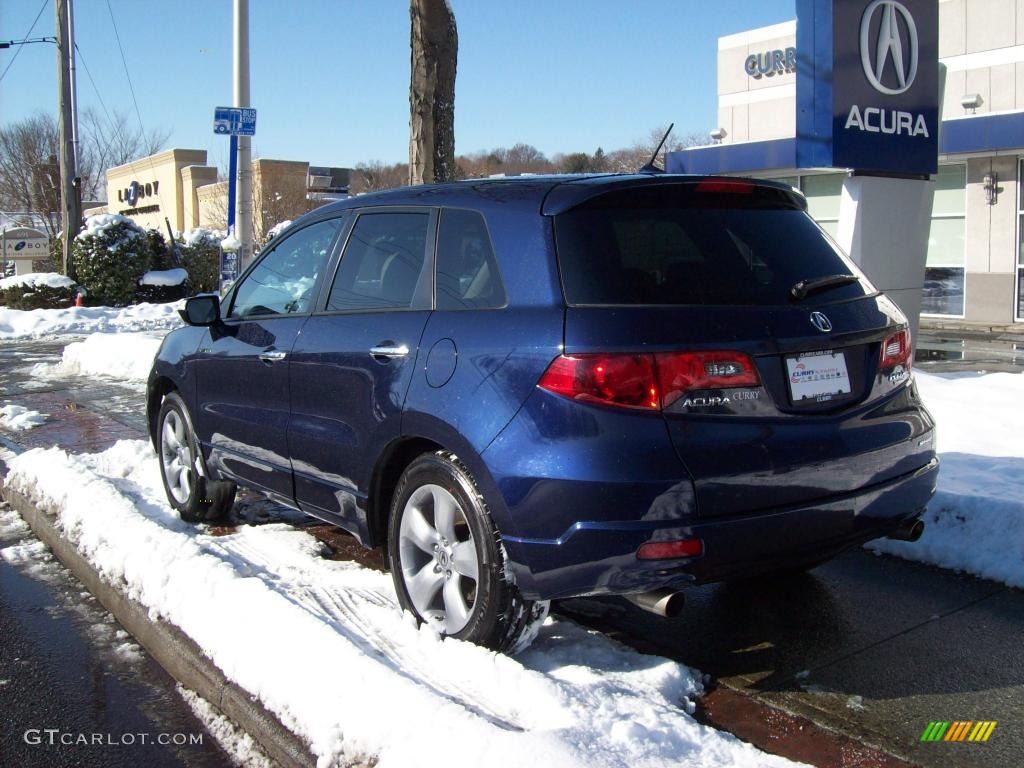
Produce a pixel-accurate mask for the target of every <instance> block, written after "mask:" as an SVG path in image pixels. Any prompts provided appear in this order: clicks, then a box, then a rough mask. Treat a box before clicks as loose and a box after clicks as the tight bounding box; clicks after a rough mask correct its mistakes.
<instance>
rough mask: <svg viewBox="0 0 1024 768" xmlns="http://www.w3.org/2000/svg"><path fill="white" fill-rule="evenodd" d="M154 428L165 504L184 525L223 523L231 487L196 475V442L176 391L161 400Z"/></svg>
mask: <svg viewBox="0 0 1024 768" xmlns="http://www.w3.org/2000/svg"><path fill="white" fill-rule="evenodd" d="M157 427H158V432H157V436H158V441H157V445H158V446H159V453H160V455H159V457H158V458H159V459H160V478H161V479H162V480H163V483H164V491H165V492H166V494H167V501H168V503H169V504H170V505H171V506H172V507H174V509H176V510H177V511H178V514H180V515H181V519H182V520H184V521H185V522H187V523H213V522H218V521H221V520H223V519H224V518H225V517H227V515H228V513H229V512H230V511H231V507H232V505H233V504H234V502H235V484H234V483H231V482H227V481H222V482H216V481H212V480H209V479H208V478H207V477H205V476H204V475H203V474H202V472H200V470H199V467H200V461H201V457H200V454H199V442H198V441H197V440H196V436H195V432H194V431H193V429H192V420H191V419H190V418H189V414H188V408H186V406H185V401H184V400H182V399H181V396H180V395H178V393H177V392H170V393H168V394H167V395H166V396H165V397H164V400H163V403H161V406H160V414H159V416H158V417H157Z"/></svg>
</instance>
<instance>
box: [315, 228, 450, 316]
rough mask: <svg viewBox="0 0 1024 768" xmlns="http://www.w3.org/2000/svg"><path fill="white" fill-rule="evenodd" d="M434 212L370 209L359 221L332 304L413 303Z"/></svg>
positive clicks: (390, 305) (362, 306)
mask: <svg viewBox="0 0 1024 768" xmlns="http://www.w3.org/2000/svg"><path fill="white" fill-rule="evenodd" d="M429 223H430V215H429V214H426V213H366V214H363V215H362V216H360V217H359V218H358V219H357V220H356V225H355V227H354V228H353V229H352V235H351V236H350V237H349V240H348V245H346V246H345V253H344V255H343V256H342V258H341V265H340V266H339V267H338V274H337V275H336V276H335V278H334V285H332V286H331V294H330V297H329V298H328V299H327V309H329V310H339V309H394V308H401V307H410V306H412V298H413V293H414V292H415V290H416V282H417V281H418V280H419V276H420V272H422V270H423V253H424V250H425V249H426V244H427V227H428V225H429Z"/></svg>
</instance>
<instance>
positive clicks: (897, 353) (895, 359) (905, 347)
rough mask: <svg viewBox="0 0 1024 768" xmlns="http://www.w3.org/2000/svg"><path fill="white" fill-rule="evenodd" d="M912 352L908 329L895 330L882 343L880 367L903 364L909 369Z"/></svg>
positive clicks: (911, 362)
mask: <svg viewBox="0 0 1024 768" xmlns="http://www.w3.org/2000/svg"><path fill="white" fill-rule="evenodd" d="M912 364H913V354H912V352H911V347H910V331H909V330H907V329H904V330H902V331H897V332H896V333H894V334H893V335H892V336H890V337H889V338H887V339H886V340H885V341H884V342H883V343H882V363H881V365H882V368H893V367H895V366H897V365H903V366H905V367H906V368H907V370H910V366H911V365H912Z"/></svg>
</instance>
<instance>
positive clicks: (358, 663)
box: [7, 440, 790, 768]
mask: <svg viewBox="0 0 1024 768" xmlns="http://www.w3.org/2000/svg"><path fill="white" fill-rule="evenodd" d="M9 464H10V467H11V471H10V473H9V474H8V477H7V483H8V484H9V485H10V486H11V487H12V488H14V489H16V490H20V491H21V492H23V493H26V494H28V495H30V496H32V497H34V498H35V499H36V500H37V502H38V503H40V504H41V505H43V506H49V507H51V508H53V509H57V510H60V512H59V522H58V524H59V525H60V526H61V528H62V529H63V530H64V532H65V534H66V535H67V537H68V538H69V539H70V540H71V541H72V542H74V544H75V545H76V546H77V547H78V549H79V551H80V552H82V554H83V555H85V556H86V557H87V558H88V559H89V560H90V561H91V562H92V563H93V565H94V566H95V567H96V568H97V569H98V570H99V572H100V573H101V574H102V575H103V577H104V578H105V579H107V580H108V581H110V582H111V583H114V584H119V585H121V586H122V588H123V589H124V590H125V591H126V592H127V593H128V594H129V595H130V596H131V597H132V598H134V599H136V600H138V601H139V602H141V603H142V604H143V605H145V606H146V607H147V608H148V609H149V610H150V612H151V614H152V615H153V616H155V617H160V618H163V619H165V620H167V621H170V622H172V623H174V624H176V625H177V626H179V627H181V628H182V629H183V630H184V631H185V632H186V633H187V634H189V635H190V636H191V637H192V638H193V639H194V640H195V641H196V643H197V644H198V645H199V647H200V648H203V649H204V650H205V651H206V652H207V654H208V655H209V656H210V658H211V659H212V661H213V662H214V663H215V664H216V665H217V666H218V667H220V668H221V669H222V670H223V671H224V673H225V674H226V675H227V676H228V677H229V678H231V679H232V680H234V681H235V682H237V683H238V684H239V685H241V686H242V687H243V688H245V689H247V690H248V691H250V692H251V693H252V694H253V695H255V696H256V697H258V698H259V699H260V700H261V701H262V702H263V704H264V705H265V706H266V707H267V708H268V709H269V710H271V711H272V712H274V713H275V714H276V715H277V716H278V717H279V718H281V720H282V722H284V723H285V724H286V725H287V726H288V727H290V728H292V729H293V730H294V731H295V732H296V733H298V734H300V735H301V736H303V737H304V738H305V739H306V740H307V741H308V742H309V743H310V744H311V745H312V750H313V752H314V753H315V754H316V755H317V756H318V765H320V766H328V765H332V764H335V763H339V762H346V761H369V760H371V759H376V760H379V765H380V766H381V768H386V767H387V766H399V765H401V766H405V765H441V764H443V765H445V766H446V768H459V767H460V766H467V767H469V766H472V767H473V768H475V767H476V766H479V765H485V764H486V765H489V766H493V767H494V768H501V767H502V766H524V765H529V766H534V765H544V766H545V768H557V767H558V766H574V767H575V766H578V765H589V766H630V768H639V767H640V766H664V765H667V764H683V763H685V764H687V765H694V766H783V765H790V763H789V762H788V761H786V760H783V759H781V758H777V757H772V756H769V755H766V754H763V753H761V752H759V751H757V750H756V749H754V748H753V747H751V746H749V745H747V744H743V743H742V742H740V741H738V740H737V739H736V738H734V737H732V736H729V735H726V734H722V733H720V732H718V731H715V730H714V729H711V728H708V727H706V726H702V725H700V724H698V723H697V722H696V721H695V720H693V718H692V717H690V716H689V715H688V714H687V711H686V710H687V706H688V704H689V700H690V698H691V697H693V696H695V695H696V694H697V693H698V692H699V690H700V684H699V682H698V678H697V677H696V675H695V673H694V672H692V671H691V670H689V669H687V668H686V667H684V666H682V665H680V664H677V663H675V662H671V661H668V660H666V659H663V658H659V657H656V656H646V655H642V654H639V653H637V652H635V651H632V650H630V649H627V648H625V647H624V646H621V645H619V644H617V643H615V642H614V641H612V640H609V639H608V638H606V637H604V636H603V635H600V634H598V633H595V632H590V631H587V630H584V629H582V628H581V627H579V626H577V625H575V624H573V623H571V622H568V621H555V620H552V619H549V620H548V622H547V623H546V624H545V626H544V627H543V628H542V629H541V633H540V636H539V637H538V639H537V641H536V642H535V643H534V645H533V646H532V647H531V648H529V649H528V650H527V651H525V652H523V653H522V654H520V655H519V656H518V657H516V658H514V659H513V658H509V657H506V656H503V655H499V654H494V653H491V652H488V651H486V650H484V649H481V648H478V647H476V646H473V645H469V644H466V643H462V642H459V641H455V640H444V641H442V640H441V639H440V638H439V637H438V636H437V635H436V634H435V633H434V631H433V630H432V629H430V628H429V627H422V628H419V627H417V626H416V624H415V622H414V621H413V620H412V619H411V617H410V616H408V615H407V614H405V615H403V614H402V613H400V612H399V610H398V608H397V604H396V600H395V596H394V592H393V589H392V586H391V581H390V578H389V577H388V576H387V575H385V574H382V573H378V572H375V571H370V570H367V569H365V568H362V567H361V566H359V565H357V564H355V563H352V562H337V561H330V560H325V559H324V558H322V557H321V556H320V552H321V546H322V545H321V544H319V543H318V542H317V541H316V540H315V539H313V538H312V537H311V536H309V535H308V534H306V533H304V532H301V531H298V530H296V529H294V528H292V527H291V526H288V525H285V524H281V523H277V524H268V525H262V526H245V527H241V528H239V529H238V530H237V532H235V533H233V534H230V535H227V536H212V535H210V534H209V533H207V532H206V531H205V530H204V529H197V528H196V527H194V526H190V525H187V524H185V523H183V522H182V521H181V520H180V519H179V517H178V516H177V515H176V514H175V513H174V512H173V511H172V510H171V509H170V508H169V507H168V506H167V504H166V501H165V498H164V491H163V487H162V485H161V482H160V476H159V470H158V467H157V459H156V457H155V455H154V454H153V451H152V448H151V447H150V446H149V444H148V443H146V442H145V441H141V440H136V441H121V442H119V443H117V444H116V445H115V446H113V447H112V448H110V449H109V450H108V451H105V452H104V453H101V454H94V455H82V456H69V455H68V454H65V453H64V452H62V451H60V450H59V449H55V448H53V449H47V450H42V449H36V450H32V451H29V452H26V453H24V454H22V455H20V456H17V457H15V458H13V459H11V460H10V461H9Z"/></svg>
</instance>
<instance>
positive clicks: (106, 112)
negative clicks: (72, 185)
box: [75, 43, 125, 150]
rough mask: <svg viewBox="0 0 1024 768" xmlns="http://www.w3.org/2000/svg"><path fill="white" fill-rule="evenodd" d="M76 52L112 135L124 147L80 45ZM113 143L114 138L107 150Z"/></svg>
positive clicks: (121, 137) (123, 141)
mask: <svg viewBox="0 0 1024 768" xmlns="http://www.w3.org/2000/svg"><path fill="white" fill-rule="evenodd" d="M75 51H76V52H77V53H78V57H79V58H80V59H81V60H82V66H83V67H85V74H86V75H88V76H89V82H90V83H91V84H92V90H93V92H94V93H95V94H96V98H97V100H98V101H99V103H100V106H101V107H103V114H105V115H106V116H107V123H108V124H109V125H110V131H111V133H113V134H114V137H116V139H117V140H118V141H120V142H121V144H122V145H124V144H125V138H124V136H123V135H122V134H121V132H120V130H119V129H118V127H117V123H116V122H115V121H114V118H112V117H111V116H110V110H109V109H107V105H106V103H105V102H104V101H103V96H101V95H100V89H99V88H97V87H96V80H95V79H94V78H93V76H92V70H90V69H89V65H88V63H86V61H85V56H84V55H83V54H82V49H81V48H80V47H79V45H78V43H75ZM113 141H114V139H113V138H112V139H110V141H108V142H107V150H109V149H110V145H111V144H112V143H113Z"/></svg>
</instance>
